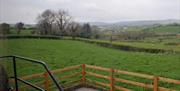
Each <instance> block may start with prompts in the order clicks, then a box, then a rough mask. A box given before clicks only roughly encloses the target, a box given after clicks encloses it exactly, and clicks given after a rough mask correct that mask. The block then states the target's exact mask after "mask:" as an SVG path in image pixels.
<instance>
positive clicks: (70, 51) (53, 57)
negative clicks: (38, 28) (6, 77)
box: [0, 39, 180, 79]
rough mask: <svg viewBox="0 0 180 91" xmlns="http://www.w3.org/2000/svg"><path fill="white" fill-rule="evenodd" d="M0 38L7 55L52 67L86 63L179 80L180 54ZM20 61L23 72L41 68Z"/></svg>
mask: <svg viewBox="0 0 180 91" xmlns="http://www.w3.org/2000/svg"><path fill="white" fill-rule="evenodd" d="M0 41H1V43H2V42H3V43H4V44H5V45H4V46H6V47H7V48H8V50H5V48H2V45H1V47H0V52H1V54H0V55H5V54H2V52H3V51H6V55H8V54H9V55H10V54H16V55H21V56H25V57H30V58H34V59H40V60H44V61H45V62H47V64H48V65H49V66H50V68H52V69H57V68H62V67H66V66H70V65H75V64H82V63H87V64H94V65H100V66H104V67H112V68H117V69H123V70H128V71H134V72H141V73H148V74H154V75H161V76H164V77H171V78H175V79H180V76H179V75H180V71H179V69H180V66H179V65H180V56H179V55H178V54H148V53H138V52H124V51H119V50H115V49H108V48H103V47H99V46H96V45H93V44H87V43H83V42H78V41H70V40H42V39H41V40H38V39H19V40H18V39H12V40H6V41H2V40H0ZM4 53H5V52H4ZM20 64H21V65H19V68H20V69H19V72H20V73H21V74H31V73H32V72H36V70H37V72H40V71H41V70H39V69H36V70H33V71H32V70H30V68H31V65H28V64H24V63H20ZM26 70H27V71H26Z"/></svg>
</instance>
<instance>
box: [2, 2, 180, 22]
mask: <svg viewBox="0 0 180 91" xmlns="http://www.w3.org/2000/svg"><path fill="white" fill-rule="evenodd" d="M0 3H1V4H0V22H9V23H15V22H18V21H23V22H25V23H35V19H36V17H37V16H38V14H40V13H41V12H43V11H44V10H45V9H52V10H58V9H64V10H67V11H69V13H70V14H71V15H72V16H73V17H74V19H75V20H77V21H85V22H88V21H101V22H115V21H124V20H148V19H180V0H133V1H132V0H0Z"/></svg>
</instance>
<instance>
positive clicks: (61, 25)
mask: <svg viewBox="0 0 180 91" xmlns="http://www.w3.org/2000/svg"><path fill="white" fill-rule="evenodd" d="M71 19H72V18H71V16H70V15H69V14H68V12H66V11H64V10H59V11H58V12H56V14H55V22H56V23H57V26H58V31H59V33H60V35H61V36H64V34H65V30H66V28H67V27H68V25H69V23H70V22H71Z"/></svg>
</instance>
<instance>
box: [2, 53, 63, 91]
mask: <svg viewBox="0 0 180 91" xmlns="http://www.w3.org/2000/svg"><path fill="white" fill-rule="evenodd" d="M0 58H12V61H13V68H14V77H13V78H14V79H15V86H16V91H19V90H18V83H17V81H21V82H23V83H24V84H27V85H30V86H31V87H33V88H36V89H38V90H41V91H44V90H43V89H41V88H40V87H37V86H34V85H33V84H31V83H29V82H27V81H24V80H22V79H19V78H18V77H17V69H16V59H22V60H24V61H29V62H32V63H36V64H40V65H42V66H43V67H44V68H45V70H46V72H47V73H48V75H49V76H50V78H51V79H52V80H53V82H54V83H55V85H56V87H57V88H58V89H59V91H64V90H63V88H62V86H61V85H59V84H58V82H57V80H56V79H55V77H54V76H53V74H52V73H51V72H50V70H49V68H48V66H47V65H46V63H45V62H43V61H40V60H35V59H30V58H26V57H21V56H17V55H12V56H1V57H0Z"/></svg>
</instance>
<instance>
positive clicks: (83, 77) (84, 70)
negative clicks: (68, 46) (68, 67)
mask: <svg viewBox="0 0 180 91" xmlns="http://www.w3.org/2000/svg"><path fill="white" fill-rule="evenodd" d="M85 80H86V65H85V64H82V81H83V82H85Z"/></svg>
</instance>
